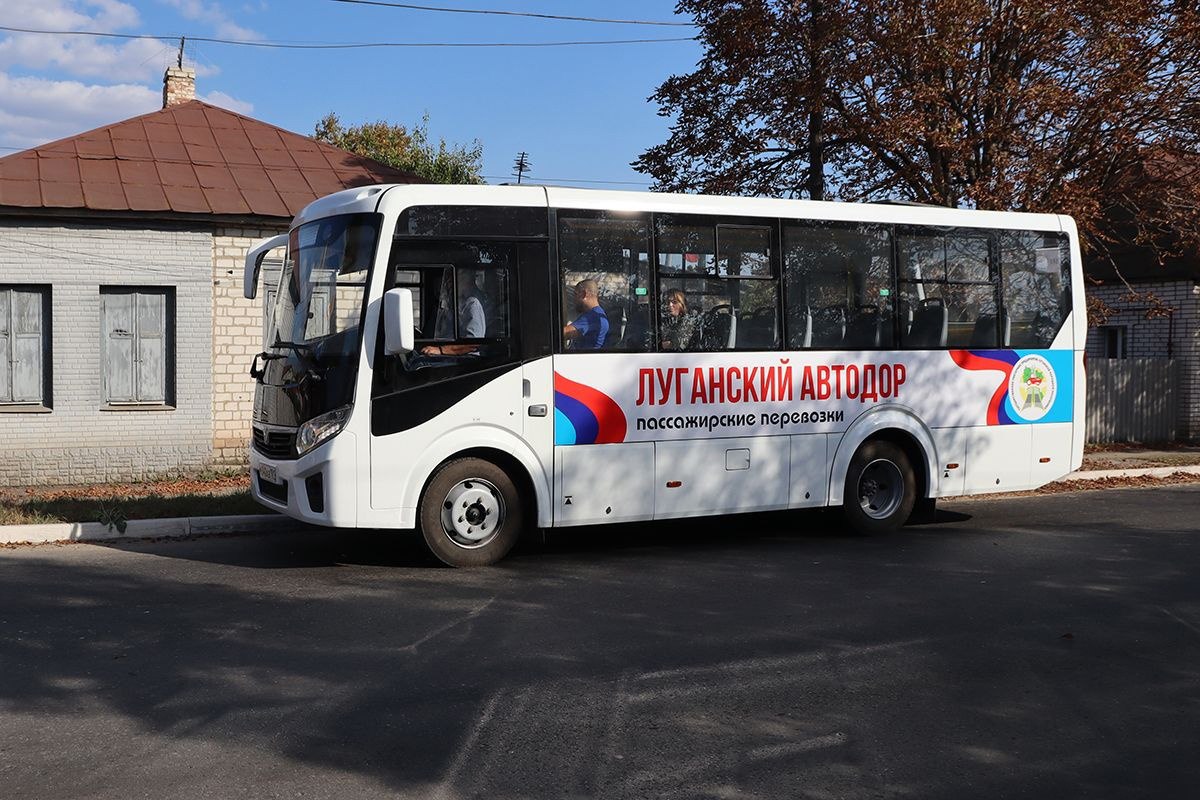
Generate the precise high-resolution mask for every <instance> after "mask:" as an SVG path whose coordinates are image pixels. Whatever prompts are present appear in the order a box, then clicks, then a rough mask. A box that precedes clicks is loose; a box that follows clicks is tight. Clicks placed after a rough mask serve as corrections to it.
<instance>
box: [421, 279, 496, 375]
mask: <svg viewBox="0 0 1200 800" xmlns="http://www.w3.org/2000/svg"><path fill="white" fill-rule="evenodd" d="M452 283H453V273H451V271H450V270H446V272H445V274H444V275H443V276H442V290H441V296H440V298H439V301H438V313H437V320H436V321H435V322H434V326H433V336H434V338H435V339H482V338H483V337H484V336H485V335H486V333H487V316H486V315H485V314H484V311H483V301H482V300H481V299H480V297H479V290H478V289H477V288H476V287H475V281H474V279H470V280H460V281H459V282H458V331H457V332H456V331H455V330H454V315H453V314H452V313H450V311H451V307H450V293H451V286H452ZM478 352H479V345H477V344H454V343H447V344H430V345H426V346H424V347H422V348H421V353H422V354H423V355H427V356H464V355H470V354H473V353H478Z"/></svg>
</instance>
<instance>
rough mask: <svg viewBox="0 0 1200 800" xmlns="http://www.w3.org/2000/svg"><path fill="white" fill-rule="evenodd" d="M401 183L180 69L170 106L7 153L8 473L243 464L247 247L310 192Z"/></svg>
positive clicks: (4, 422) (33, 479)
mask: <svg viewBox="0 0 1200 800" xmlns="http://www.w3.org/2000/svg"><path fill="white" fill-rule="evenodd" d="M406 182H424V181H423V180H422V179H420V178H417V177H416V176H413V175H409V174H407V173H403V172H400V171H398V170H394V169H392V168H390V167H387V166H385V165H384V164H381V163H379V162H376V161H372V160H370V159H366V158H362V157H359V156H356V155H354V154H352V153H348V152H346V151H343V150H339V149H337V148H334V147H330V146H328V145H326V144H323V143H320V142H316V141H314V140H313V139H310V138H308V137H305V136H300V135H298V134H294V133H291V132H289V131H285V130H282V129H280V128H277V127H275V126H273V125H268V124H266V123H264V122H260V121H258V120H254V119H250V118H248V117H245V116H242V115H240V114H235V113H233V112H231V111H226V110H224V109H221V108H217V107H215V106H212V105H209V104H207V103H203V102H200V101H198V100H196V99H195V72H194V71H193V70H190V69H180V68H171V69H169V70H167V74H166V76H165V77H164V81H163V108H162V109H161V110H159V111H155V112H152V113H149V114H144V115H142V116H139V117H134V118H132V119H128V120H124V121H122V122H118V123H116V124H113V125H109V126H106V127H103V128H98V129H96V130H92V131H88V132H85V133H81V134H79V135H78V136H74V137H71V138H68V139H63V140H60V141H57V142H52V143H49V144H46V145H42V146H40V147H35V148H32V149H30V150H25V151H22V152H19V153H16V154H13V155H10V156H7V157H5V158H0V430H2V431H3V436H0V485H8V486H13V485H26V484H50V483H67V482H84V481H94V480H114V479H129V478H139V477H145V476H149V475H153V474H157V473H162V472H165V471H170V470H178V469H188V468H195V467H201V466H204V465H207V464H211V463H214V462H231V461H238V460H241V459H243V458H244V457H245V451H246V442H247V437H248V431H249V418H250V409H251V401H252V398H253V383H252V382H251V380H250V378H249V377H248V376H247V374H246V373H247V367H248V365H249V362H250V359H251V357H252V355H253V354H254V353H255V352H257V351H258V350H259V349H260V344H261V340H262V300H261V299H260V300H257V301H249V300H246V299H244V298H243V297H242V289H241V275H242V259H243V257H244V254H245V252H246V250H247V249H248V247H249V246H250V244H251V243H252V242H254V241H256V240H257V239H260V238H263V237H266V236H273V235H276V234H278V233H281V232H284V231H286V230H287V227H288V223H289V221H290V219H291V217H292V216H293V215H294V214H295V213H296V212H298V211H299V210H300V209H301V208H303V207H304V206H305V205H307V204H308V203H309V202H311V201H312V200H314V199H316V198H317V197H320V196H322V195H325V194H328V193H330V192H334V191H338V190H340V189H344V188H349V187H352V186H361V185H364V184H371V183H406ZM261 296H262V294H261V293H260V298H261Z"/></svg>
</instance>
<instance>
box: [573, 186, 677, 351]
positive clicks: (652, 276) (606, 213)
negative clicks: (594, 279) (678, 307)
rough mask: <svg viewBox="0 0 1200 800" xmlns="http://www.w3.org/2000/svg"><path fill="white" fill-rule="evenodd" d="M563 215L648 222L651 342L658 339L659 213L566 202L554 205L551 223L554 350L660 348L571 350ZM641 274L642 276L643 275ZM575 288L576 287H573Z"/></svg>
mask: <svg viewBox="0 0 1200 800" xmlns="http://www.w3.org/2000/svg"><path fill="white" fill-rule="evenodd" d="M563 217H566V218H567V219H568V220H572V219H576V220H600V219H606V218H615V219H618V220H633V221H639V222H642V223H644V225H645V227H646V240H645V242H643V244H645V246H646V257H647V259H648V265H647V273H648V274H647V276H646V277H647V283H648V285H647V286H646V287H645V289H646V293H647V295H648V298H649V299H648V302H649V304H650V315H649V316H650V319H649V320H648V323H649V324H648V328H647V329H648V331H649V335H650V339H651V343H652V344H653V342H654V341H657V339H658V313H657V311H656V309H657V304H658V278H657V275H656V270H655V266H654V265H655V259H656V257H657V251H656V249H655V246H656V240H655V236H654V219H655V215H654V213H653V212H650V211H625V210H622V209H611V208H570V207H566V206H556V207H554V208H552V209H550V227H551V230H552V231H553V236H551V237H550V263H551V265H552V275H553V280H554V283H553V286H552V291H553V297H554V300H553V303H552V305H553V309H552V313H551V319H552V320H553V326H554V328H553V341H554V343H555V344H554V349H553V351H554V353H556V354H558V353H561V354H571V355H580V354H585V353H588V354H591V353H655V352H658V350H657V348H656V347H648V348H646V349H645V350H635V349H633V348H630V347H602V348H600V349H598V350H568V349H567V345H566V342H565V341H564V340H563V335H562V331H563V328H565V327H566V326H567V323H568V322H570V321H571V320H570V319H568V317H569V316H570V315H569V314H564V313H563V312H564V308H565V305H566V304H565V302H564V300H565V299H566V290H567V286H566V284H565V283H564V282H563V268H562V241H561V235H560V231H561V222H562V219H563ZM639 277H640V276H639ZM572 288H573V287H572Z"/></svg>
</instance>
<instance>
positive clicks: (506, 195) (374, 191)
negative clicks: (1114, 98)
mask: <svg viewBox="0 0 1200 800" xmlns="http://www.w3.org/2000/svg"><path fill="white" fill-rule="evenodd" d="M384 204H387V205H399V206H401V207H402V208H403V207H408V206H413V205H513V206H542V205H548V206H549V207H550V208H574V209H588V210H607V211H625V212H637V211H643V212H657V213H664V214H666V213H671V214H707V215H721V216H743V217H764V218H782V219H815V220H828V221H835V222H875V223H880V224H897V225H903V224H913V225H939V226H963V227H980V228H1021V229H1026V230H1043V231H1046V230H1054V231H1060V230H1070V231H1073V230H1074V227H1075V226H1074V224H1073V222H1072V221H1071V220H1070V219H1069V218H1066V217H1061V216H1059V215H1055V214H1029V213H1024V212H1016V211H976V210H971V209H958V208H944V207H941V206H926V205H911V204H888V203H844V202H830V201H818V200H782V199H775V198H766V197H736V196H721V195H700V194H668V193H662V192H631V191H612V190H607V189H573V188H564V187H558V186H540V185H536V184H522V185H520V186H472V185H450V184H383V185H379V186H369V187H367V186H364V187H360V188H357V189H347V190H345V191H342V192H337V193H336V194H333V195H329V196H328V197H323V198H321V199H320V200H317V201H315V202H313V203H312V204H310V205H309V206H308V207H306V208H305V209H304V210H303V211H301V212H300V214H298V215H297V217H296V223H297V224H298V223H300V222H303V221H305V220H307V219H312V218H316V217H324V216H328V215H330V214H333V213H351V212H354V211H374V210H377V208H378V210H383V205H384Z"/></svg>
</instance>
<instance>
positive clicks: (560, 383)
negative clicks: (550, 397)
mask: <svg viewBox="0 0 1200 800" xmlns="http://www.w3.org/2000/svg"><path fill="white" fill-rule="evenodd" d="M626 431H627V425H626V420H625V412H624V411H622V410H621V407H620V406H619V405H617V403H616V402H615V401H614V400H613V399H612V398H611V397H609V396H608V395H606V394H605V393H604V392H601V391H598V390H596V389H593V388H592V387H590V386H584V385H583V384H582V383H576V382H575V381H573V380H570V379H569V378H564V377H563V376H562V375H560V374H558V373H557V372H556V373H554V443H555V444H559V445H565V444H613V443H616V442H623V441H625V434H626Z"/></svg>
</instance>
